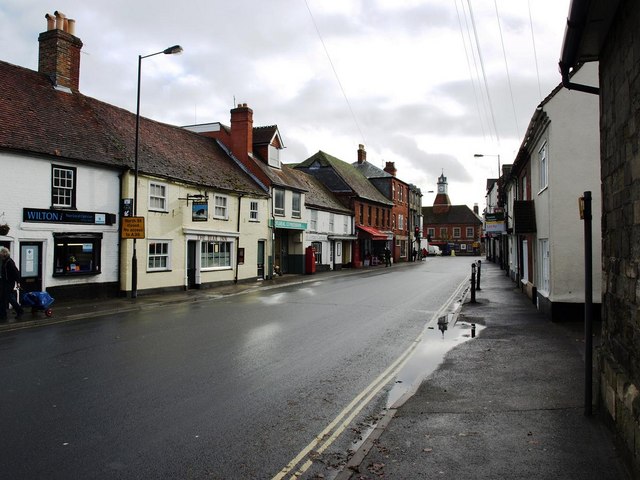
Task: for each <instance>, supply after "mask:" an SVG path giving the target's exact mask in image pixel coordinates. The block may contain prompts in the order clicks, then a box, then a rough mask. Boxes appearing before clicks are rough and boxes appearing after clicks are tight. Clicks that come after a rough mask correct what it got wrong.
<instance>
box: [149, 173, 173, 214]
mask: <svg viewBox="0 0 640 480" xmlns="http://www.w3.org/2000/svg"><path fill="white" fill-rule="evenodd" d="M158 189H160V190H162V192H158V191H157V190H158ZM159 193H162V194H161V195H160V194H159ZM168 193H169V186H168V185H167V184H166V183H162V182H156V181H153V180H149V211H150V212H168V211H169V208H168V205H169V198H168ZM154 202H155V203H159V204H160V205H154Z"/></svg>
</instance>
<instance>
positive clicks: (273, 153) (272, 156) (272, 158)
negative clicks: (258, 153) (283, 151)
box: [268, 145, 280, 168]
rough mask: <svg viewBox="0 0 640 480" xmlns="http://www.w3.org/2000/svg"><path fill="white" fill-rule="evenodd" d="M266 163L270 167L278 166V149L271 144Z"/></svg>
mask: <svg viewBox="0 0 640 480" xmlns="http://www.w3.org/2000/svg"><path fill="white" fill-rule="evenodd" d="M268 163H269V166H270V167H275V168H280V149H279V148H276V147H274V146H273V145H269V159H268Z"/></svg>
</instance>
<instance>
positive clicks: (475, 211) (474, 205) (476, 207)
mask: <svg viewBox="0 0 640 480" xmlns="http://www.w3.org/2000/svg"><path fill="white" fill-rule="evenodd" d="M473 213H475V214H476V215H479V214H480V209H479V208H478V204H477V203H474V204H473Z"/></svg>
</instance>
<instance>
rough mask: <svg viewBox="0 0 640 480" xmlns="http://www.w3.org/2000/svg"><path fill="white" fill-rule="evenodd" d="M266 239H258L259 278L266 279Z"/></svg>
mask: <svg viewBox="0 0 640 480" xmlns="http://www.w3.org/2000/svg"><path fill="white" fill-rule="evenodd" d="M264 250H265V242H264V240H258V278H259V279H260V280H264Z"/></svg>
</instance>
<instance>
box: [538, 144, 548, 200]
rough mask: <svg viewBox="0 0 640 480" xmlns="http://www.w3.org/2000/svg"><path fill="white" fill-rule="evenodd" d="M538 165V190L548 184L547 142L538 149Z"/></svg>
mask: <svg viewBox="0 0 640 480" xmlns="http://www.w3.org/2000/svg"><path fill="white" fill-rule="evenodd" d="M538 166H539V170H540V190H543V189H545V188H547V185H548V184H549V158H548V156H547V142H545V143H543V144H542V147H540V150H538Z"/></svg>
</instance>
